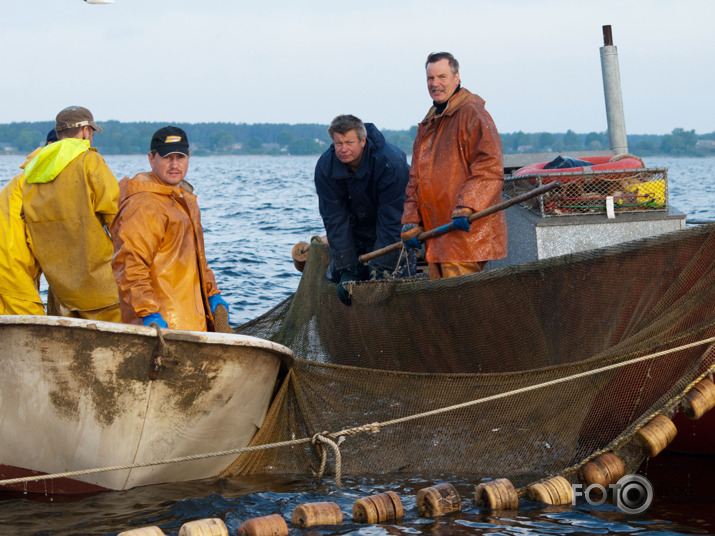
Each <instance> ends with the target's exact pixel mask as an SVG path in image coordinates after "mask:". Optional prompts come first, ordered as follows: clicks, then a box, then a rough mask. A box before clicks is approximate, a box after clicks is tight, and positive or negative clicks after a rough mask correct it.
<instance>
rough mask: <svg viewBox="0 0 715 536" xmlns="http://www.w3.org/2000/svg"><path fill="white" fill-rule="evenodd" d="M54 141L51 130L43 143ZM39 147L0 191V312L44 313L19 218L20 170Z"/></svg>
mask: <svg viewBox="0 0 715 536" xmlns="http://www.w3.org/2000/svg"><path fill="white" fill-rule="evenodd" d="M55 141H57V134H56V133H55V129H52V130H51V131H50V132H49V133H48V134H47V139H46V141H45V145H49V144H50V143H54V142H55ZM41 150H42V147H38V148H37V149H35V150H34V151H32V152H31V153H30V154H29V155H28V156H27V158H26V159H25V162H24V163H23V164H22V165H21V166H20V169H22V170H23V171H22V172H21V173H19V174H18V175H16V176H15V177H14V178H13V179H12V180H11V181H10V182H8V183H7V184H6V185H5V187H4V188H3V189H2V191H0V231H1V232H2V236H3V240H2V241H1V242H0V314H3V315H44V314H45V307H44V305H43V304H42V299H41V298H40V292H39V290H38V284H39V279H40V265H39V263H38V262H37V259H36V258H35V255H34V254H33V253H32V250H30V246H29V244H28V240H27V228H26V227H25V222H24V221H22V217H21V215H20V212H21V211H22V188H23V186H24V185H25V172H24V169H25V167H26V166H27V164H29V163H30V162H31V161H32V159H33V158H35V156H36V155H37V153H39V152H40V151H41Z"/></svg>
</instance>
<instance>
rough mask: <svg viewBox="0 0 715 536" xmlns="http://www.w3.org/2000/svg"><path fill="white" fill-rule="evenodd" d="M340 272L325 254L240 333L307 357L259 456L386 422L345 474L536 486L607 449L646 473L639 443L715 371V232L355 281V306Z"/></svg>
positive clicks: (254, 459)
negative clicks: (442, 476) (452, 477)
mask: <svg viewBox="0 0 715 536" xmlns="http://www.w3.org/2000/svg"><path fill="white" fill-rule="evenodd" d="M328 263H329V253H328V250H327V248H326V247H325V246H324V245H323V244H321V243H319V242H315V241H314V242H313V243H312V244H311V247H310V253H309V257H308V261H307V264H306V266H305V269H304V272H303V276H302V279H301V282H300V285H299V288H298V290H297V291H296V293H295V294H294V295H293V296H292V297H291V298H289V299H287V300H285V301H284V302H282V303H281V304H279V305H278V306H277V307H275V308H274V309H273V310H271V311H269V312H268V313H267V314H265V315H263V316H261V317H259V318H257V319H255V320H253V321H251V322H249V323H247V324H245V325H243V326H241V327H240V328H238V329H237V331H238V332H240V333H244V334H249V335H254V336H258V337H262V338H267V339H270V340H273V341H276V342H278V343H281V344H284V345H286V346H288V347H290V348H291V349H292V350H293V351H294V352H295V353H296V356H297V357H298V359H297V360H296V363H295V366H294V368H293V369H292V370H291V371H290V373H289V374H288V376H287V377H286V378H285V380H284V381H283V383H282V386H281V389H280V391H279V393H278V396H277V397H276V399H275V402H274V404H273V405H272V407H271V410H270V412H269V415H268V417H267V418H266V421H265V423H264V424H263V426H262V428H261V429H260V431H259V432H258V434H257V436H256V437H255V438H254V441H253V444H254V445H258V444H267V443H273V442H278V441H289V440H291V439H296V438H305V437H311V436H313V435H314V434H316V433H322V432H326V431H327V432H330V433H333V432H336V431H340V430H344V429H346V428H350V427H354V426H361V425H365V424H368V423H388V424H386V425H384V426H381V427H380V428H379V432H378V433H359V434H355V435H349V436H348V437H347V439H346V441H345V442H344V443H342V445H341V446H340V451H341V453H342V471H343V474H354V475H365V474H385V473H396V472H404V473H431V474H437V473H450V474H465V475H474V476H476V477H477V478H488V477H505V478H509V479H511V480H512V481H513V482H514V483H515V484H517V485H525V484H527V483H530V482H534V481H537V480H539V479H542V478H545V477H549V476H553V475H557V474H561V475H564V476H567V477H569V476H571V477H573V476H574V475H575V473H576V471H577V470H578V468H579V466H580V465H582V464H583V463H585V462H586V461H588V460H590V459H592V458H594V457H595V456H596V455H598V454H599V453H602V452H604V451H606V450H610V451H614V452H616V453H618V454H619V455H620V456H621V457H623V459H624V461H625V463H626V468H627V469H631V470H634V469H635V468H636V467H637V466H638V465H639V464H640V463H641V461H642V459H643V454H642V451H641V450H640V448H638V447H637V445H636V444H635V443H634V441H633V440H632V436H633V434H634V433H635V432H636V431H637V430H638V429H639V428H641V427H642V426H643V425H644V424H646V423H647V422H648V420H649V419H650V418H652V417H653V416H654V415H655V414H657V413H663V414H665V415H672V414H673V413H674V412H675V411H676V410H677V405H678V402H679V400H680V398H681V397H682V396H683V394H684V392H686V391H687V390H688V388H690V387H691V386H692V385H693V384H694V383H695V382H697V381H698V380H700V379H701V378H703V377H704V376H705V375H707V374H708V372H709V371H710V369H711V367H712V366H713V363H715V350H714V349H713V346H712V345H711V344H709V343H704V342H703V341H704V340H707V339H708V338H711V337H715V290H714V289H715V286H714V283H715V225H711V226H701V227H697V228H693V229H687V230H683V231H678V232H676V233H670V234H667V235H662V236H659V237H655V238H650V239H645V240H640V241H636V242H631V243H628V244H624V245H620V246H614V247H608V248H603V249H600V250H595V251H591V252H587V253H579V254H574V255H567V256H563V257H557V258H552V259H547V260H545V261H539V262H534V263H527V264H522V265H518V266H512V267H508V268H503V269H499V270H492V271H486V272H483V273H481V274H474V275H468V276H462V277H458V278H451V279H443V280H414V281H399V282H395V281H387V282H380V281H378V282H362V283H356V284H354V285H353V287H352V306H350V307H346V306H345V305H343V304H342V303H341V302H340V301H339V300H338V298H337V295H336V287H335V285H334V284H332V283H330V282H329V281H328V280H327V279H326V278H325V275H324V274H325V271H326V269H327V266H328ZM673 349H677V350H675V351H672V350H673ZM649 356H653V357H649ZM641 357H646V359H643V360H640V361H637V362H631V363H629V361H633V360H635V359H637V358H641ZM487 397H491V398H487ZM485 398H487V400H483V401H482V402H480V403H476V404H473V405H468V406H466V407H461V408H459V409H456V410H449V411H444V412H438V411H437V410H440V408H448V407H449V406H452V405H455V404H463V403H467V402H470V401H474V400H481V399H485ZM430 411H434V412H435V413H432V414H430V415H429V416H422V417H420V418H416V419H410V418H409V417H410V416H412V415H415V414H420V413H423V412H430ZM401 419H402V420H401ZM396 420H397V421H399V422H393V421H396ZM318 463H319V462H318V458H317V455H316V449H315V447H314V446H313V445H311V444H303V445H298V446H291V447H289V448H276V449H269V450H261V451H257V452H253V453H249V454H246V455H243V456H242V457H240V458H239V459H238V460H237V461H236V462H235V463H234V464H233V465H232V467H230V468H229V469H228V471H227V472H226V474H234V475H235V474H262V473H273V474H309V473H310V471H311V469H315V468H316V467H317V465H318Z"/></svg>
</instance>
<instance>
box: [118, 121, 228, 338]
mask: <svg viewBox="0 0 715 536" xmlns="http://www.w3.org/2000/svg"><path fill="white" fill-rule="evenodd" d="M149 164H150V166H151V172H145V173H138V174H137V175H135V176H134V177H132V178H131V179H130V178H128V177H125V178H123V179H122V180H121V181H120V182H119V211H118V212H117V216H116V218H115V219H114V222H113V224H112V228H111V232H112V237H113V240H114V251H115V253H114V258H113V259H112V269H113V271H114V277H115V278H116V280H117V284H118V285H119V298H120V306H121V311H122V322H124V323H127V324H129V323H132V324H144V325H146V326H148V325H150V324H151V323H156V324H157V325H158V326H160V327H164V328H166V327H168V328H172V329H182V330H188V331H215V323H214V316H213V315H214V313H215V311H216V307H217V306H218V305H223V306H224V307H226V310H228V304H227V303H226V302H225V301H224V299H223V298H222V297H221V296H220V294H219V290H218V287H217V286H216V279H215V278H214V274H213V272H212V271H211V269H210V268H209V267H208V264H207V263H206V254H205V251H204V234H203V229H202V228H201V213H200V211H199V205H198V203H197V201H196V196H195V195H194V194H193V193H192V192H193V187H192V186H191V185H190V184H189V183H188V182H186V181H185V180H184V177H185V176H186V173H187V171H188V169H189V140H188V138H187V136H186V132H184V131H183V130H182V129H180V128H178V127H173V126H167V127H164V128H161V129H159V130H157V131H156V132H155V133H154V135H153V136H152V139H151V145H150V152H149Z"/></svg>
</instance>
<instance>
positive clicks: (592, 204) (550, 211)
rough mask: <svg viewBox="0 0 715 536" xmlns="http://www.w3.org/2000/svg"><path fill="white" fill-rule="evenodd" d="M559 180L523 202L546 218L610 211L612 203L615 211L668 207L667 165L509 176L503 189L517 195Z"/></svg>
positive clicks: (663, 209)
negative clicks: (549, 189) (551, 186)
mask: <svg viewBox="0 0 715 536" xmlns="http://www.w3.org/2000/svg"><path fill="white" fill-rule="evenodd" d="M556 180H559V181H561V183H562V185H561V186H560V187H558V188H555V189H553V190H551V191H550V192H548V193H547V194H545V195H543V196H539V197H536V198H533V199H530V200H528V201H526V202H524V203H522V205H523V206H525V207H526V208H528V209H529V210H531V211H532V212H534V213H536V214H538V215H539V216H542V217H545V218H548V217H553V216H578V215H583V214H607V213H608V204H609V203H611V207H612V210H613V211H614V213H625V212H643V211H646V212H652V211H667V210H668V170H667V169H629V170H612V171H608V172H597V171H578V172H573V171H571V172H563V173H549V174H543V173H542V174H533V175H523V176H520V177H513V178H511V179H509V180H507V181H506V183H505V185H504V193H505V194H506V195H508V196H509V197H516V196H517V195H519V194H523V193H526V192H529V191H532V190H534V189H535V188H539V187H541V186H543V185H545V184H549V183H551V182H553V181H556Z"/></svg>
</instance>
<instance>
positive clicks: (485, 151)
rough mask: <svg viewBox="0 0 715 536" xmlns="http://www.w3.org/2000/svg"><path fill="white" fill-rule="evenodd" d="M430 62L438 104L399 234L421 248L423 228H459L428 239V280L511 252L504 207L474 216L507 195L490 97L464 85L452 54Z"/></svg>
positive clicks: (422, 128)
mask: <svg viewBox="0 0 715 536" xmlns="http://www.w3.org/2000/svg"><path fill="white" fill-rule="evenodd" d="M425 68H426V71H427V90H428V91H429V94H430V96H431V97H432V100H433V106H432V107H431V108H430V110H429V112H428V113H427V116H426V117H425V118H424V119H423V120H422V122H421V123H420V124H419V126H418V128H417V136H416V138H415V142H414V146H413V149H412V164H411V167H410V181H409V183H408V184H407V199H406V201H405V208H404V211H403V214H402V224H403V226H402V235H401V238H402V240H403V242H405V244H406V245H407V246H408V247H414V248H419V247H420V246H421V244H420V243H419V242H418V240H417V236H418V235H419V234H420V233H422V232H423V231H424V230H425V229H433V228H436V227H440V226H442V225H446V224H449V223H451V222H454V223H453V225H454V227H455V228H456V229H455V230H454V231H452V232H448V233H445V234H443V235H440V236H438V237H435V238H431V239H429V240H428V241H427V244H426V248H427V253H426V259H427V262H428V266H429V274H430V279H439V278H443V277H453V276H457V275H464V274H469V273H475V272H481V271H482V270H483V269H484V266H485V265H486V263H487V261H489V260H492V259H501V258H504V257H506V252H507V251H506V239H507V229H506V217H505V215H504V212H503V211H502V212H497V213H495V214H492V215H491V216H487V217H486V218H482V219H480V220H477V221H475V222H473V223H472V224H471V225H470V223H469V221H468V218H469V216H470V215H471V214H472V213H473V212H479V211H481V210H484V209H486V208H488V207H490V206H492V205H495V204H498V203H500V202H501V201H502V187H503V185H504V169H503V163H502V162H503V157H502V145H501V140H500V139H499V133H498V132H497V129H496V126H495V125H494V121H493V120H492V118H491V116H490V115H489V113H488V112H487V111H486V109H485V108H484V100H483V99H482V98H481V97H479V96H478V95H475V94H473V93H470V92H469V91H468V90H467V89H465V88H463V87H461V85H460V78H459V63H458V62H457V60H456V59H455V58H454V56H452V54H450V53H448V52H436V53H433V54H430V55H429V57H428V58H427V62H426V64H425Z"/></svg>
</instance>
